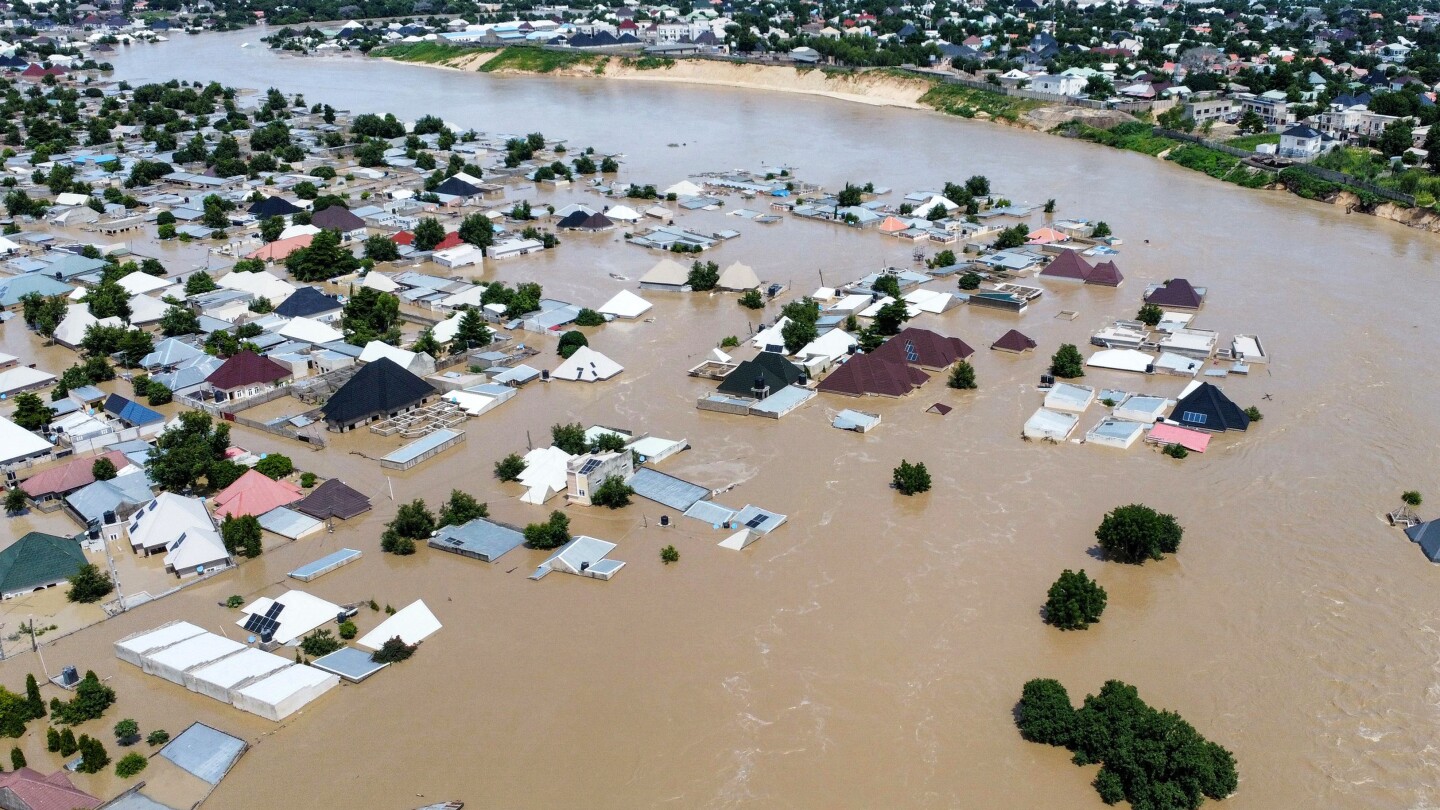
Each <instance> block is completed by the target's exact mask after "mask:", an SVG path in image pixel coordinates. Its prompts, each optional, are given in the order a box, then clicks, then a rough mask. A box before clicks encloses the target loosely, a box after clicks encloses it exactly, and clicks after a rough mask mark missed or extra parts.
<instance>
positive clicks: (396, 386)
mask: <svg viewBox="0 0 1440 810" xmlns="http://www.w3.org/2000/svg"><path fill="white" fill-rule="evenodd" d="M434 393H435V387H434V386H432V385H431V384H430V383H428V382H425V380H423V379H421V378H420V377H417V376H415V375H414V374H412V373H410V372H409V371H407V370H406V369H404V368H402V367H401V366H400V365H399V364H398V363H396V362H395V361H394V360H391V359H390V358H388V357H382V358H380V359H379V360H376V361H374V362H371V363H366V364H365V365H364V366H361V368H360V370H359V371H357V372H356V373H355V376H353V377H351V378H350V379H349V381H347V382H346V383H345V384H344V385H342V386H340V390H338V391H336V392H335V393H334V395H332V396H331V397H330V399H329V401H327V402H326V403H325V405H324V407H322V408H321V410H322V411H323V412H324V413H325V419H326V421H328V422H334V423H336V424H342V425H346V424H351V423H353V422H358V421H360V420H361V419H364V418H366V417H368V416H371V415H374V414H377V413H390V412H392V411H398V410H401V409H403V408H406V407H409V406H410V405H413V404H415V403H416V402H419V401H420V400H422V399H424V398H425V397H428V396H430V395H431V394H434Z"/></svg>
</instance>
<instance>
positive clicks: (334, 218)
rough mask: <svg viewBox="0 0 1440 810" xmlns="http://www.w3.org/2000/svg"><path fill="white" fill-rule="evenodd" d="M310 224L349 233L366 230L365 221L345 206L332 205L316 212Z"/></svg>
mask: <svg viewBox="0 0 1440 810" xmlns="http://www.w3.org/2000/svg"><path fill="white" fill-rule="evenodd" d="M310 224H311V225H314V226H315V227H317V228H325V229H328V230H332V231H339V232H341V233H349V232H350V231H357V230H360V229H361V228H364V227H365V220H363V219H361V218H360V217H357V216H355V215H354V214H353V213H351V212H350V209H349V208H346V207H345V206H343V205H332V206H330V207H329V208H322V209H320V210H319V211H316V212H315V215H314V216H312V217H310Z"/></svg>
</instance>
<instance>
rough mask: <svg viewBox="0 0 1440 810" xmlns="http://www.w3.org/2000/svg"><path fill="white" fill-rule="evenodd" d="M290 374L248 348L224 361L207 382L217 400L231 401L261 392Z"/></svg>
mask: <svg viewBox="0 0 1440 810" xmlns="http://www.w3.org/2000/svg"><path fill="white" fill-rule="evenodd" d="M290 376H291V371H290V369H288V368H286V367H285V366H283V365H281V364H279V363H277V362H275V361H274V360H271V359H270V358H268V357H261V356H260V355H258V354H256V353H255V352H253V351H250V350H249V349H246V350H245V351H242V352H240V353H238V354H236V355H235V356H234V357H231V358H230V359H229V360H226V361H225V362H224V363H222V364H221V365H220V367H219V368H217V369H215V371H214V372H213V373H212V374H211V375H210V376H209V377H206V378H205V382H206V384H207V385H209V386H210V389H211V390H212V391H214V392H215V400H216V401H217V402H228V401H233V400H237V399H248V398H250V397H254V396H259V395H260V394H263V393H266V392H267V391H270V390H271V389H273V388H275V386H276V385H279V384H280V383H281V382H283V381H284V380H286V379H288V378H289V377H290Z"/></svg>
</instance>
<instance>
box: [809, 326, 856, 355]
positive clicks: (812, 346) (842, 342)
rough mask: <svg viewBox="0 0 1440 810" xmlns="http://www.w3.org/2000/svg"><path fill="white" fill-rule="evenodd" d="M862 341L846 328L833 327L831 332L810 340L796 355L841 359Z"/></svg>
mask: <svg viewBox="0 0 1440 810" xmlns="http://www.w3.org/2000/svg"><path fill="white" fill-rule="evenodd" d="M859 342H860V341H858V340H856V339H855V338H854V337H853V336H851V334H850V333H849V332H846V331H845V330H844V329H831V330H830V331H829V332H826V333H825V334H823V335H821V336H820V337H818V338H815V339H814V340H812V341H810V342H809V343H807V344H805V345H804V346H802V347H801V348H800V351H798V352H796V353H795V356H796V357H802V358H804V357H826V358H829V359H830V361H831V362H834V361H836V360H839V359H840V358H842V357H844V356H845V355H847V354H849V353H850V347H851V346H854V345H856V344H857V343H859Z"/></svg>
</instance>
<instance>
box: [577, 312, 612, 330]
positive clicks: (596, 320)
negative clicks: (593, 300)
mask: <svg viewBox="0 0 1440 810" xmlns="http://www.w3.org/2000/svg"><path fill="white" fill-rule="evenodd" d="M604 323H605V316H604V315H601V314H600V313H598V312H596V311H595V310H593V309H588V308H587V309H582V310H580V314H578V315H576V316H575V325H576V326H601V325H603V324H604Z"/></svg>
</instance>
